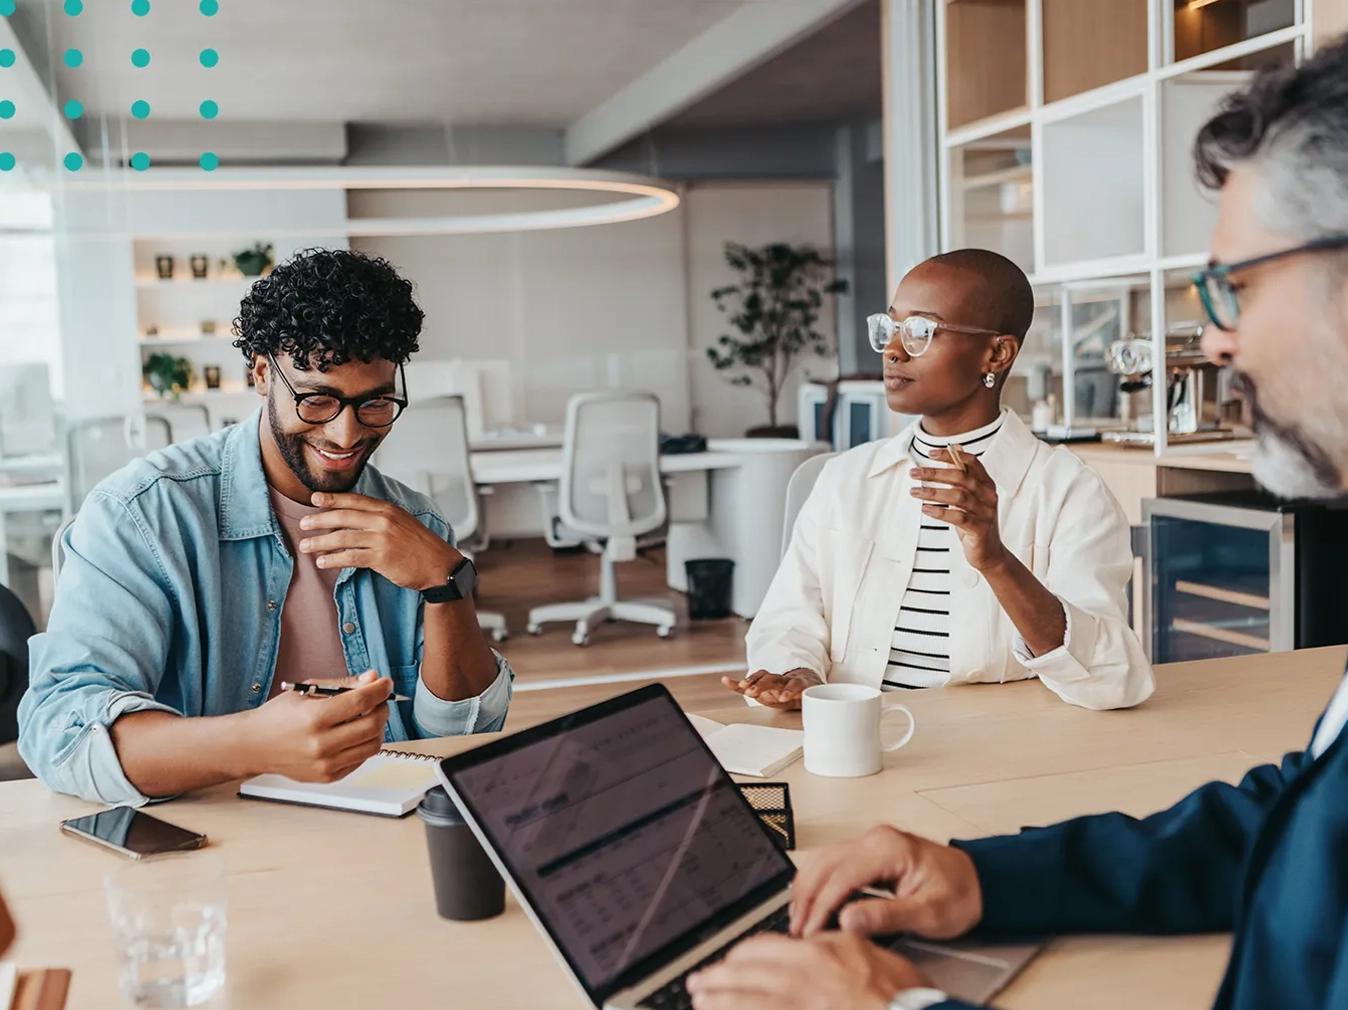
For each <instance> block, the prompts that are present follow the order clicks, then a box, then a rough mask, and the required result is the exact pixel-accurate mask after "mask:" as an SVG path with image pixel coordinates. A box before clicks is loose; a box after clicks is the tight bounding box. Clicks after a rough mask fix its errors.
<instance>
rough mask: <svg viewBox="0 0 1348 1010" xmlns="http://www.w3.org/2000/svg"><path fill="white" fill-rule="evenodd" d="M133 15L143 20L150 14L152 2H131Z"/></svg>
mask: <svg viewBox="0 0 1348 1010" xmlns="http://www.w3.org/2000/svg"><path fill="white" fill-rule="evenodd" d="M131 13H132V14H134V15H136V17H138V18H143V17H144V16H145V15H146V14H149V13H150V0H131Z"/></svg>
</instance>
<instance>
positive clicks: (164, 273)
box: [154, 253, 173, 281]
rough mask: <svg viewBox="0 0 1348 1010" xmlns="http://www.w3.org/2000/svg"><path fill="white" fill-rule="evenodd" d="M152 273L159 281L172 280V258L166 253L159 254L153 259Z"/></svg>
mask: <svg viewBox="0 0 1348 1010" xmlns="http://www.w3.org/2000/svg"><path fill="white" fill-rule="evenodd" d="M154 272H155V276H157V277H158V278H159V279H160V280H161V281H171V280H173V257H172V256H170V255H169V254H168V253H160V254H159V255H158V256H156V257H155V258H154Z"/></svg>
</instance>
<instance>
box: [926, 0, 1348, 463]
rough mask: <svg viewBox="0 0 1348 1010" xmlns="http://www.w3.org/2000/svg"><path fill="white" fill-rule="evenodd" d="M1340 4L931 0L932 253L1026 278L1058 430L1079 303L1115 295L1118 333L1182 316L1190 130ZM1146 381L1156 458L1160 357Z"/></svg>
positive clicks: (1194, 196) (1195, 208)
mask: <svg viewBox="0 0 1348 1010" xmlns="http://www.w3.org/2000/svg"><path fill="white" fill-rule="evenodd" d="M1339 6H1340V0H1204V2H1194V0H936V9H937V17H936V61H937V88H936V100H937V129H938V136H939V139H940V149H941V157H940V166H939V186H940V197H941V199H940V204H941V210H942V213H941V243H942V247H943V248H946V249H953V248H959V247H961V246H966V245H979V246H984V247H986V248H992V249H996V250H997V251H999V252H1002V253H1004V254H1005V255H1007V256H1008V257H1010V258H1011V259H1012V260H1014V261H1016V262H1017V263H1019V264H1020V265H1021V266H1022V267H1023V268H1024V269H1025V270H1026V272H1027V273H1028V274H1029V275H1030V278H1031V280H1032V282H1033V283H1034V284H1035V286H1036V289H1037V296H1038V299H1039V304H1040V306H1041V309H1040V312H1041V313H1044V312H1052V313H1054V314H1056V316H1057V320H1056V323H1055V325H1056V328H1057V331H1058V332H1057V333H1056V334H1055V335H1054V338H1053V340H1052V344H1053V346H1054V349H1055V350H1058V349H1061V356H1062V362H1061V365H1060V374H1057V375H1055V376H1054V379H1055V383H1054V384H1055V386H1056V385H1057V383H1058V382H1060V383H1061V386H1062V388H1063V389H1064V391H1065V395H1064V399H1063V405H1062V412H1063V415H1064V417H1063V418H1061V419H1062V420H1064V421H1065V422H1066V423H1068V424H1070V423H1071V422H1072V421H1073V420H1074V419H1075V418H1074V414H1075V413H1076V412H1075V410H1074V405H1073V403H1072V390H1073V381H1072V380H1073V373H1074V371H1075V370H1076V369H1077V368H1078V367H1090V368H1094V367H1096V363H1095V361H1094V358H1091V360H1090V361H1089V363H1083V361H1084V359H1081V358H1080V357H1079V356H1078V353H1079V349H1080V348H1083V347H1093V344H1092V341H1091V339H1090V334H1089V333H1085V331H1084V327H1087V326H1092V325H1094V326H1096V327H1097V329H1098V330H1099V332H1102V333H1103V332H1108V325H1107V324H1106V323H1105V322H1103V321H1102V320H1103V316H1101V315H1100V314H1099V313H1093V312H1089V311H1088V312H1083V311H1081V304H1082V302H1083V301H1091V302H1096V303H1107V302H1109V301H1111V300H1113V301H1116V302H1117V303H1118V305H1119V306H1120V308H1119V309H1118V310H1117V317H1118V318H1117V320H1116V322H1115V323H1114V324H1112V325H1113V326H1114V328H1115V330H1117V331H1118V333H1119V335H1121V336H1126V335H1127V332H1128V331H1129V330H1130V329H1131V330H1132V331H1135V332H1151V333H1164V332H1165V331H1166V330H1167V329H1168V328H1169V327H1171V326H1173V325H1175V324H1177V323H1180V322H1187V321H1192V320H1195V319H1196V318H1197V313H1198V306H1197V304H1196V302H1195V301H1194V300H1193V298H1192V296H1191V295H1190V294H1189V292H1188V291H1187V290H1186V289H1187V278H1188V274H1189V273H1190V272H1191V271H1192V270H1194V269H1196V268H1197V267H1199V266H1201V265H1202V264H1203V262H1204V261H1205V260H1206V249H1207V241H1208V236H1209V233H1210V231H1211V228H1212V224H1213V221H1214V220H1215V217H1216V209H1215V201H1214V199H1213V197H1212V196H1211V195H1210V194H1207V193H1204V192H1202V191H1201V190H1200V189H1199V187H1198V185H1197V183H1196V181H1195V180H1194V177H1193V168H1192V158H1191V149H1192V145H1193V140H1194V137H1195V136H1196V134H1197V131H1198V129H1199V127H1200V126H1201V124H1202V123H1203V122H1204V121H1205V120H1206V119H1207V118H1208V117H1209V116H1210V115H1211V114H1212V112H1213V111H1214V110H1215V109H1216V107H1217V106H1218V104H1219V103H1220V102H1221V100H1222V98H1223V97H1224V96H1225V95H1227V94H1229V93H1230V92H1232V91H1234V90H1236V89H1238V88H1240V87H1241V86H1243V85H1244V84H1245V83H1246V82H1247V81H1248V80H1249V79H1250V77H1251V75H1252V74H1253V73H1254V71H1255V70H1256V69H1258V68H1260V67H1262V66H1267V65H1270V64H1285V63H1290V62H1293V61H1299V60H1301V59H1303V58H1304V57H1305V56H1306V55H1307V54H1308V53H1309V52H1310V51H1311V48H1312V39H1313V32H1314V27H1313V26H1314V22H1315V14H1316V8H1317V7H1323V8H1324V19H1325V20H1326V21H1327V22H1328V20H1329V19H1330V18H1331V17H1335V18H1338V17H1341V11H1339V9H1338V8H1339ZM1331 10H1332V11H1333V14H1332V15H1331V13H1330V12H1331ZM1083 334H1084V336H1083ZM1064 335H1065V339H1063V337H1064ZM1096 342H1098V340H1097V341H1096ZM1040 343H1044V341H1043V340H1041V341H1040ZM1088 353H1090V354H1091V355H1094V354H1095V351H1094V350H1091V351H1089V352H1088ZM1040 356H1041V357H1042V354H1041V355H1040ZM1055 371H1059V370H1058V369H1055ZM1152 380H1153V381H1152V391H1151V392H1152V413H1153V421H1154V422H1155V421H1158V420H1159V422H1160V423H1156V424H1155V427H1156V430H1157V432H1158V437H1157V439H1156V449H1155V451H1156V454H1157V455H1158V456H1159V455H1162V454H1163V453H1165V451H1166V438H1165V431H1166V424H1165V421H1164V418H1165V416H1166V414H1165V410H1166V404H1165V396H1166V372H1165V362H1164V356H1161V355H1158V356H1157V360H1156V361H1155V363H1154V371H1153V376H1152Z"/></svg>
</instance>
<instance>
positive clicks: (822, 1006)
mask: <svg viewBox="0 0 1348 1010" xmlns="http://www.w3.org/2000/svg"><path fill="white" fill-rule="evenodd" d="M930 984H931V983H930V982H928V981H927V979H926V978H925V977H924V976H923V974H922V973H921V972H920V971H918V970H917V969H916V968H915V967H913V964H912V962H911V961H908V960H907V959H906V958H903V957H900V956H899V955H898V954H893V953H890V952H889V951H887V950H881V949H880V948H879V947H877V946H875V945H874V944H873V943H871V942H870V941H868V940H863V939H862V938H861V937H859V936H853V935H849V934H846V933H823V934H821V935H819V936H817V937H814V938H813V939H810V940H791V939H788V938H787V937H784V936H756V937H754V938H753V939H750V940H746V941H744V943H741V944H739V945H738V946H737V947H735V948H733V949H732V950H731V951H730V953H729V954H727V955H726V957H725V959H724V960H723V961H721V962H720V963H719V964H714V965H712V966H711V967H710V968H706V969H704V970H702V971H700V972H698V973H697V974H695V975H692V976H690V977H689V979H688V991H689V993H690V994H692V997H693V1006H694V1007H696V1008H697V1010H884V1008H885V1007H887V1006H888V1005H889V1002H890V1000H892V999H893V998H894V997H895V995H897V994H898V993H899V992H901V991H903V990H904V989H918V988H922V987H924V986H929V985H930Z"/></svg>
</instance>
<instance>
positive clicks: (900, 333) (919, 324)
mask: <svg viewBox="0 0 1348 1010" xmlns="http://www.w3.org/2000/svg"><path fill="white" fill-rule="evenodd" d="M866 330H867V333H868V334H869V336H870V339H871V347H873V348H874V349H875V351H876V352H877V353H878V354H884V353H885V349H886V348H888V347H889V345H890V344H892V343H894V338H895V337H898V338H899V340H900V341H901V342H902V343H903V349H904V350H905V351H907V352H908V356H909V357H910V358H917V357H921V356H922V355H923V354H926V353H927V349H928V348H929V347H931V342H932V338H933V337H935V336H936V331H937V330H950V331H951V332H953V333H967V334H969V335H970V336H975V337H995V336H997V331H996V330H985V329H983V328H982V327H979V326H956V325H955V324H954V323H941V322H937V321H936V320H935V319H930V318H928V317H927V316H909V317H908V318H907V319H901V320H896V319H895V318H894V317H893V316H891V315H889V313H887V312H877V313H876V314H875V315H873V316H867V317H866Z"/></svg>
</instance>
